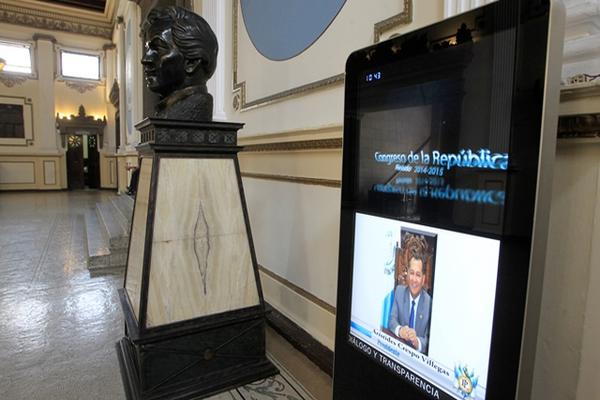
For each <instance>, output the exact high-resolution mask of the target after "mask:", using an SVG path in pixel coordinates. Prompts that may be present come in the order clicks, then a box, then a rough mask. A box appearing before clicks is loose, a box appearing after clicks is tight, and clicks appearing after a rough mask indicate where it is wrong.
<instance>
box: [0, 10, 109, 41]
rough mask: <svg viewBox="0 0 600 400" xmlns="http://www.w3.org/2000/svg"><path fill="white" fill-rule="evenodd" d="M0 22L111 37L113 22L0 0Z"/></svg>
mask: <svg viewBox="0 0 600 400" xmlns="http://www.w3.org/2000/svg"><path fill="white" fill-rule="evenodd" d="M0 22H5V23H8V24H14V25H23V26H27V27H30V28H39V29H47V30H53V31H62V32H69V33H77V34H82V35H89V36H98V37H101V38H105V39H109V40H110V39H112V31H113V24H112V23H108V22H101V21H94V20H91V19H86V18H77V17H74V16H73V17H71V16H66V15H62V14H59V13H54V12H49V11H42V10H40V9H33V8H29V7H24V6H17V5H13V4H8V3H5V2H0Z"/></svg>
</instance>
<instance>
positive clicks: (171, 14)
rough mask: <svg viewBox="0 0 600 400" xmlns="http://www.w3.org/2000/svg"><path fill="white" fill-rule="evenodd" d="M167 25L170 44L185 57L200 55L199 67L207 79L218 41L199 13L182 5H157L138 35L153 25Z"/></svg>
mask: <svg viewBox="0 0 600 400" xmlns="http://www.w3.org/2000/svg"><path fill="white" fill-rule="evenodd" d="M155 25H156V26H162V27H164V28H163V29H167V28H169V27H170V28H171V34H172V37H173V42H174V44H175V45H176V46H177V47H178V48H179V51H181V54H183V56H184V57H185V59H186V60H198V59H202V63H201V66H202V70H203V71H204V73H205V78H206V79H209V78H210V77H211V76H212V74H213V73H214V72H215V68H216V66H217V53H218V51H219V45H218V43H217V38H216V37H215V34H214V33H213V31H212V29H211V28H210V25H208V23H207V22H206V21H205V20H204V18H202V17H201V16H199V15H197V14H195V13H193V12H191V11H188V10H186V9H185V8H182V7H176V6H169V7H157V8H154V9H152V10H151V11H150V13H149V14H148V17H146V20H145V21H144V23H143V24H142V29H141V31H142V35H143V36H145V35H146V33H147V32H148V31H149V30H150V28H151V27H153V26H155Z"/></svg>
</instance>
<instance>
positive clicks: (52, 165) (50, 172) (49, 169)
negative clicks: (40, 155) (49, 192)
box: [44, 161, 56, 185]
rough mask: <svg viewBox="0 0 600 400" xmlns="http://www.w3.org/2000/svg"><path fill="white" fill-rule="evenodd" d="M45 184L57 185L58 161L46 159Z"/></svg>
mask: <svg viewBox="0 0 600 400" xmlns="http://www.w3.org/2000/svg"><path fill="white" fill-rule="evenodd" d="M44 185H56V161H44Z"/></svg>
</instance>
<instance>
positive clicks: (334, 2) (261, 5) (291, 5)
mask: <svg viewBox="0 0 600 400" xmlns="http://www.w3.org/2000/svg"><path fill="white" fill-rule="evenodd" d="M240 2H241V6H242V7H241V8H242V16H243V18H244V24H245V25H246V31H247V32H248V36H250V40H251V41H252V44H253V45H254V47H255V48H256V50H258V52H259V53H260V54H262V55H263V56H264V57H266V58H268V59H270V60H273V61H282V60H287V59H290V58H292V57H295V56H297V55H298V54H300V53H302V52H303V51H304V50H306V49H307V48H309V47H310V46H311V45H312V44H313V43H314V42H315V41H316V40H317V39H318V38H319V37H320V36H321V35H322V34H323V32H325V30H327V28H328V27H329V25H330V24H331V22H333V20H334V19H335V17H336V16H337V15H338V13H339V12H340V10H341V9H342V7H343V6H344V4H345V3H346V0H240Z"/></svg>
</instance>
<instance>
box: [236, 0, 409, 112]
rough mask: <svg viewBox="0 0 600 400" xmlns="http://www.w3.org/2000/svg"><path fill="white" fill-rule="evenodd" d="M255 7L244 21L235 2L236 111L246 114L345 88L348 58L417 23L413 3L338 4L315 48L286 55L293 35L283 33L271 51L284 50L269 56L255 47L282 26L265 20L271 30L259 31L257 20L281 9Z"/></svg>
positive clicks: (394, 0) (389, 0) (275, 4)
mask: <svg viewBox="0 0 600 400" xmlns="http://www.w3.org/2000/svg"><path fill="white" fill-rule="evenodd" d="M253 3H254V2H248V3H245V2H244V3H243V4H244V5H243V7H244V17H243V18H242V16H241V15H240V14H241V12H240V4H239V0H235V1H234V2H233V89H234V93H235V95H234V97H233V107H234V109H236V110H242V111H243V110H247V109H251V108H254V107H258V106H264V105H267V104H271V103H273V102H276V101H281V100H284V99H288V98H292V97H294V96H300V95H305V94H308V93H312V92H314V91H317V90H320V89H323V88H326V87H329V86H335V85H340V84H342V83H343V82H344V65H345V62H346V58H347V57H348V55H350V53H351V52H352V51H354V50H356V49H358V48H361V47H365V46H367V45H369V44H372V43H373V42H374V41H378V40H380V38H382V35H383V33H384V32H387V31H389V30H391V29H393V28H396V27H398V26H400V25H402V24H408V23H410V22H411V21H412V0H404V1H398V0H385V1H383V0H382V1H380V2H378V4H377V7H373V6H372V5H371V4H370V3H368V2H358V1H357V2H348V3H347V4H345V5H343V4H341V2H339V1H337V2H335V7H334V5H333V4H332V5H331V6H330V8H331V9H330V12H329V16H330V17H331V21H329V22H328V24H327V25H325V27H326V28H327V29H326V30H325V31H324V32H321V34H320V36H317V37H316V38H314V40H313V41H312V42H310V43H312V45H310V47H308V48H307V47H304V48H303V49H302V50H300V53H299V52H298V49H301V48H302V47H303V46H296V47H297V49H296V50H295V51H294V52H292V53H286V52H285V51H284V47H285V46H283V47H282V43H280V42H281V40H280V39H282V38H285V35H287V34H288V33H281V35H283V36H282V38H275V39H274V42H273V45H272V46H270V47H272V48H273V49H275V48H278V49H279V48H280V49H279V50H277V51H275V50H273V51H275V52H274V53H273V54H272V55H269V54H271V53H270V50H265V49H263V47H264V46H262V47H261V46H255V44H257V43H258V42H257V41H256V40H257V39H256V38H257V36H258V34H259V33H260V32H267V31H269V30H271V28H272V27H273V26H275V25H278V24H276V23H275V22H273V23H272V24H271V25H269V22H265V21H264V20H261V21H262V23H263V24H266V25H267V26H266V27H265V26H260V27H256V26H255V25H258V24H257V23H256V20H259V19H260V18H261V17H263V16H264V15H265V14H266V13H267V12H272V10H271V8H273V7H275V8H277V7H278V2H273V3H272V4H270V3H268V2H267V3H265V2H260V3H258V2H257V3H258V5H255V4H253ZM250 5H251V6H250ZM342 5H343V7H342ZM250 9H252V15H253V16H252V17H250ZM336 9H337V11H336V12H335V13H334V12H333V10H336ZM269 10H270V11H269ZM261 12H262V15H261ZM331 14H333V16H331ZM390 16H391V17H390ZM247 17H248V18H247ZM245 18H247V20H248V26H246V24H245V21H244V19H245ZM357 18H358V19H357ZM321 22H322V25H323V24H324V22H323V21H321ZM259 28H260V29H259ZM263 36H265V38H266V37H267V36H268V35H266V34H265V35H263ZM313 36H314V35H313ZM265 40H266V39H265ZM304 42H306V40H304ZM310 43H309V44H310ZM305 45H306V43H305ZM257 49H258V50H257ZM277 60H283V61H277ZM324 60H327V62H324Z"/></svg>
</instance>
